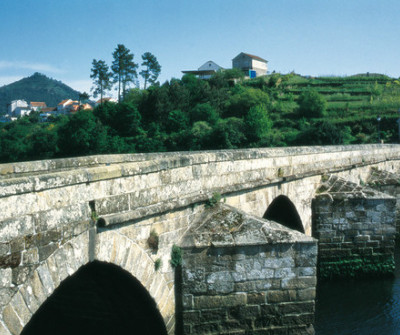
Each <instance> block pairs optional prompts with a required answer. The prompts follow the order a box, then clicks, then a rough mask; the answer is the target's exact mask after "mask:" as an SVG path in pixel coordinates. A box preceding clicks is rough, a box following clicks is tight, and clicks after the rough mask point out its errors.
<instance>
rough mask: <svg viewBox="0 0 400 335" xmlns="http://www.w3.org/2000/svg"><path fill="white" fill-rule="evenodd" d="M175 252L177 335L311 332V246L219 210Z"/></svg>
mask: <svg viewBox="0 0 400 335" xmlns="http://www.w3.org/2000/svg"><path fill="white" fill-rule="evenodd" d="M182 248H183V261H182V299H183V304H182V305H183V328H184V334H196V335H200V334H233V333H234V334H259V333H261V332H262V333H268V334H283V333H285V334H310V333H313V327H312V324H313V320H314V299H315V289H316V258H317V241H316V240H315V239H313V238H311V237H308V236H306V235H304V234H301V233H299V232H296V231H293V230H291V229H288V228H286V227H284V226H282V225H279V224H277V223H275V222H273V221H268V220H264V219H261V218H257V217H253V216H250V215H248V214H245V213H243V212H241V211H238V210H236V209H234V208H233V207H230V206H227V205H219V206H216V208H213V209H211V210H205V212H204V215H203V217H202V218H200V220H199V221H198V222H197V223H196V224H194V225H193V226H192V228H191V229H190V231H189V232H188V234H187V235H186V236H185V237H184V240H183V243H182Z"/></svg>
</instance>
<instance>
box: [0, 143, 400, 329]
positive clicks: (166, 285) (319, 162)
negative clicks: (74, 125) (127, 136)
mask: <svg viewBox="0 0 400 335" xmlns="http://www.w3.org/2000/svg"><path fill="white" fill-rule="evenodd" d="M399 164H400V146H399V145H381V144H379V145H357V146H326V147H291V148H271V149H248V150H223V151H204V152H176V153H154V154H126V155H104V156H88V157H79V158H67V159H56V160H44V161H34V162H23V163H10V164H2V165H0V334H1V335H10V334H13V335H15V334H21V333H22V334H37V333H38V332H40V333H41V334H44V333H46V331H47V332H48V333H52V334H54V333H57V334H64V333H65V334H71V333H76V334H78V333H85V334H91V333H93V334H94V333H96V334H98V333H102V332H103V333H108V334H111V333H119V334H121V333H127V332H128V331H130V332H131V333H135V332H134V330H135V329H138V327H139V326H138V324H139V323H140V324H141V326H140V327H141V328H140V329H141V332H140V333H141V334H175V333H177V334H253V333H254V334H256V333H257V334H259V333H262V332H265V333H268V334H312V333H313V321H314V310H315V292H316V283H317V275H318V278H319V280H320V279H321V280H323V279H324V278H327V279H329V278H336V277H337V276H346V275H349V276H355V277H357V276H358V275H365V274H371V275H374V274H378V275H379V274H386V273H390V272H392V271H393V269H394V268H393V267H394V262H393V252H394V239H395V235H396V226H398V225H397V224H396V217H397V216H396V212H397V211H398V207H399V206H398V205H397V199H398V194H399V193H400V191H399V190H400V188H399V186H400V185H399V181H400V176H399V174H398V171H399Z"/></svg>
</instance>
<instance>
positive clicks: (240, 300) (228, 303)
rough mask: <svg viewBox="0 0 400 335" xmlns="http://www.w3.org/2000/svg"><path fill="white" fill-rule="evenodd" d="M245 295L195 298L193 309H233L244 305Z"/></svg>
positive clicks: (245, 301)
mask: <svg viewBox="0 0 400 335" xmlns="http://www.w3.org/2000/svg"><path fill="white" fill-rule="evenodd" d="M246 303H247V295H246V294H245V293H236V294H229V295H224V296H218V295H213V296H195V297H194V304H193V305H194V306H193V307H194V309H196V310H197V309H215V308H221V307H233V306H239V305H245V304H246Z"/></svg>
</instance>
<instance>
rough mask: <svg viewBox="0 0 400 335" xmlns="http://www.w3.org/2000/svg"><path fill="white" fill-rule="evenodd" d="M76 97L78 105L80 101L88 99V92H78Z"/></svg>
mask: <svg viewBox="0 0 400 335" xmlns="http://www.w3.org/2000/svg"><path fill="white" fill-rule="evenodd" d="M78 99H79V106H80V105H81V102H82V101H86V100H88V99H89V94H88V93H86V92H83V93H79V97H78Z"/></svg>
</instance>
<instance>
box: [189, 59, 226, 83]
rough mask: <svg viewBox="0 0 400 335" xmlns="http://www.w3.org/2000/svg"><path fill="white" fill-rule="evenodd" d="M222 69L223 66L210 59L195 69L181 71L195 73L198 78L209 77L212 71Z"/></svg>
mask: <svg viewBox="0 0 400 335" xmlns="http://www.w3.org/2000/svg"><path fill="white" fill-rule="evenodd" d="M223 69H224V68H223V67H221V66H219V65H218V64H217V63H215V62H213V61H212V60H209V61H208V62H206V63H204V64H203V65H202V66H200V67H199V68H198V69H197V70H188V71H182V72H183V73H191V74H195V75H196V76H199V78H200V79H210V78H211V76H212V75H213V74H214V73H216V72H218V71H220V70H223Z"/></svg>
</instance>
